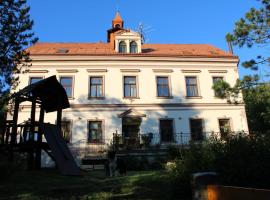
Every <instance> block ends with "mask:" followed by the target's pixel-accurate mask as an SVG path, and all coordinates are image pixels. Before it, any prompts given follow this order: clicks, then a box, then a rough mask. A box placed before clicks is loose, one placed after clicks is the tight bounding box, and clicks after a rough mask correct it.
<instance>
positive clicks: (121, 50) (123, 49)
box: [119, 41, 127, 53]
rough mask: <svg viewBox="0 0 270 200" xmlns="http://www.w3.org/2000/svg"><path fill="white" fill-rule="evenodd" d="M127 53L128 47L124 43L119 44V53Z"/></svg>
mask: <svg viewBox="0 0 270 200" xmlns="http://www.w3.org/2000/svg"><path fill="white" fill-rule="evenodd" d="M126 52H127V45H126V43H125V42H124V41H122V42H120V43H119V53H126Z"/></svg>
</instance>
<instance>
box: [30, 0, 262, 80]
mask: <svg viewBox="0 0 270 200" xmlns="http://www.w3.org/2000/svg"><path fill="white" fill-rule="evenodd" d="M28 4H29V5H30V6H31V11H30V14H31V17H32V19H33V20H34V22H35V25H34V31H35V32H36V34H37V36H38V37H39V40H40V41H41V42H98V41H104V42H105V41H106V30H107V29H109V28H110V27H111V21H112V19H113V17H114V15H115V12H116V11H117V10H119V11H120V13H121V16H122V18H123V19H124V21H125V27H126V28H131V29H133V30H136V29H137V27H138V25H139V23H143V24H144V26H145V28H146V30H147V31H146V38H147V42H148V43H184V44H185V43H186V44H187V43H199V44H206V43H207V44H212V45H214V46H217V47H219V48H221V49H223V50H227V49H228V48H227V43H226V41H225V35H226V33H228V32H231V31H232V30H233V28H234V23H235V22H236V21H237V20H238V19H239V18H240V17H243V16H244V14H245V13H246V12H247V11H248V10H249V9H250V8H251V7H254V6H255V7H256V6H258V2H257V1H255V0H76V1H74V0H28ZM234 52H235V54H236V55H238V56H239V57H240V61H244V60H246V59H249V58H252V56H253V55H254V54H255V55H256V53H257V52H256V50H252V49H246V48H245V49H238V48H236V47H234ZM239 72H240V76H243V75H244V74H250V73H251V72H250V70H246V69H243V68H242V67H241V66H240V67H239Z"/></svg>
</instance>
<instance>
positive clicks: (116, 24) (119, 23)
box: [112, 12, 124, 28]
mask: <svg viewBox="0 0 270 200" xmlns="http://www.w3.org/2000/svg"><path fill="white" fill-rule="evenodd" d="M123 27H124V21H123V20H122V18H121V16H120V13H119V12H116V15H115V17H114V19H113V20H112V28H123Z"/></svg>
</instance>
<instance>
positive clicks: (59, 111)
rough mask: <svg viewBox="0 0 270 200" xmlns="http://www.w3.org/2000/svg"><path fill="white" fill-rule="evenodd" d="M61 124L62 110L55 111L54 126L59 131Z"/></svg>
mask: <svg viewBox="0 0 270 200" xmlns="http://www.w3.org/2000/svg"><path fill="white" fill-rule="evenodd" d="M61 122H62V108H58V109H57V119H56V125H57V126H58V127H59V129H60V130H61Z"/></svg>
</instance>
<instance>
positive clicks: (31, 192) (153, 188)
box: [0, 170, 188, 200]
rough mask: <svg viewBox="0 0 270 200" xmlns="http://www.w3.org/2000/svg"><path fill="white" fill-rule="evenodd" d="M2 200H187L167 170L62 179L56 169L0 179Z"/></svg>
mask: <svg viewBox="0 0 270 200" xmlns="http://www.w3.org/2000/svg"><path fill="white" fill-rule="evenodd" d="M0 199H22V200H24V199H25V200H26V199H27V200H31V199H63V200H64V199H65V200H66V199H70V200H71V199H72V200H73V199H74V200H77V199H89V200H91V199H136V200H140V199H142V200H144V199H145V200H146V199H149V200H150V199H162V200H166V199H168V200H173V199H188V198H183V196H181V188H180V186H177V182H176V181H174V180H173V179H172V178H171V177H170V176H169V175H168V174H167V173H166V172H165V171H137V172H128V175H127V176H122V177H120V176H118V177H113V178H111V177H106V176H105V173H104V171H102V170H100V171H97V170H96V171H90V172H87V173H84V175H83V176H82V177H68V176H61V175H59V174H58V172H57V171H55V170H42V171H32V172H27V171H17V172H16V173H15V174H14V175H13V176H12V177H10V179H8V180H6V181H1V180H0Z"/></svg>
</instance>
